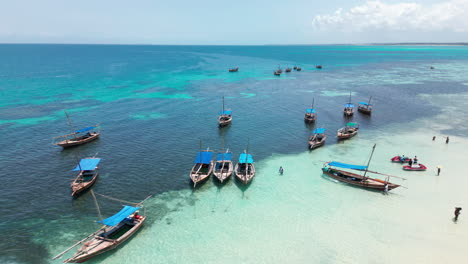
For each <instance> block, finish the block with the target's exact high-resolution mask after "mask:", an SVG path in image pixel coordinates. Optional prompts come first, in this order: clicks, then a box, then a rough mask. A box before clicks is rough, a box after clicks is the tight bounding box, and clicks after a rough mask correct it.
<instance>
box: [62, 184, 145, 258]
mask: <svg viewBox="0 0 468 264" xmlns="http://www.w3.org/2000/svg"><path fill="white" fill-rule="evenodd" d="M91 194H92V195H93V198H94V200H95V203H96V205H97V209H98V214H99V218H100V219H101V220H99V221H97V222H98V223H101V224H103V226H102V227H101V228H100V229H99V230H98V231H96V232H94V233H92V234H91V235H89V236H87V237H86V238H84V239H82V240H80V241H78V242H77V243H75V244H74V245H73V246H71V247H69V248H68V249H66V250H65V251H63V252H62V253H60V254H58V255H57V256H55V257H54V258H53V260H55V259H58V258H61V257H62V256H63V255H64V254H65V253H67V252H68V251H70V250H72V249H73V248H75V247H76V246H79V245H80V244H83V245H82V246H81V247H80V248H79V249H78V250H77V251H76V253H75V254H74V255H73V256H72V257H71V258H68V259H66V260H65V261H64V263H82V262H85V261H87V260H89V259H91V258H94V257H96V256H97V255H99V254H102V253H104V252H107V251H109V250H112V249H114V248H116V247H118V246H119V245H121V244H122V243H124V242H125V241H126V240H128V239H129V238H130V237H132V236H133V235H134V234H135V233H136V232H137V231H138V230H139V229H140V227H141V226H142V225H143V223H144V222H145V220H146V209H144V214H143V215H140V214H139V210H140V209H142V208H144V207H143V202H144V201H146V200H147V199H149V198H150V197H151V196H149V197H147V198H146V199H145V200H143V201H141V202H140V203H135V204H134V205H135V206H129V205H125V206H124V207H123V208H122V209H121V210H120V211H119V212H118V213H116V214H115V215H113V216H111V217H108V218H106V219H104V220H103V219H102V217H101V213H100V210H99V206H98V203H97V200H96V197H95V195H94V193H93V191H91ZM108 198H109V197H108ZM110 199H115V198H110Z"/></svg>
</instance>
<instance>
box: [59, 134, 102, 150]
mask: <svg viewBox="0 0 468 264" xmlns="http://www.w3.org/2000/svg"><path fill="white" fill-rule="evenodd" d="M100 135H101V133H92V134H91V136H89V137H86V138H82V139H79V140H74V139H71V140H69V139H66V140H62V141H60V142H57V143H55V145H57V146H60V147H62V148H70V147H75V146H78V145H83V144H86V143H88V142H91V141H93V140H95V139H98V138H99V136H100Z"/></svg>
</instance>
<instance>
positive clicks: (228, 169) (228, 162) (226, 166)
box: [213, 149, 234, 183]
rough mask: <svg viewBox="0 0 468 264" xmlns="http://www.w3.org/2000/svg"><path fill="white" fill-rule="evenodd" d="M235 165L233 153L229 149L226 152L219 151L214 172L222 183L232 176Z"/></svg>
mask: <svg viewBox="0 0 468 264" xmlns="http://www.w3.org/2000/svg"><path fill="white" fill-rule="evenodd" d="M233 167H234V166H233V165H232V153H231V152H229V149H228V150H227V151H226V152H225V153H218V154H217V155H216V164H215V168H214V172H213V174H214V176H215V177H216V178H217V179H218V180H219V181H220V182H221V183H223V182H224V181H225V180H227V179H229V177H231V175H232V171H233Z"/></svg>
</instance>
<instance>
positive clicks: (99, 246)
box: [64, 217, 146, 263]
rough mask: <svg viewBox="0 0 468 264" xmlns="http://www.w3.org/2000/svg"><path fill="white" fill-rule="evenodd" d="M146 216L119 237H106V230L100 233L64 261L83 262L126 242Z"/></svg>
mask: <svg viewBox="0 0 468 264" xmlns="http://www.w3.org/2000/svg"><path fill="white" fill-rule="evenodd" d="M145 220H146V217H142V218H141V219H140V220H135V221H138V222H137V223H136V224H135V225H134V226H133V227H132V228H130V229H129V230H128V231H127V232H126V233H125V234H124V235H122V236H120V237H119V238H117V239H106V238H104V237H102V236H101V235H102V234H103V233H104V232H106V231H103V232H102V233H100V234H98V235H97V236H95V237H94V238H92V239H91V240H89V241H88V242H86V243H85V244H83V246H82V247H81V248H80V249H79V250H78V252H76V253H75V255H73V257H72V258H69V259H67V260H65V261H64V263H82V262H85V261H87V260H89V259H91V258H93V257H95V256H97V255H100V254H102V253H104V252H107V251H109V250H112V249H114V248H116V247H118V246H119V245H120V244H122V243H123V242H125V241H126V240H127V239H129V238H130V237H131V236H132V235H134V234H135V233H136V232H137V231H138V230H139V229H140V228H141V226H142V225H143V223H144V221H145Z"/></svg>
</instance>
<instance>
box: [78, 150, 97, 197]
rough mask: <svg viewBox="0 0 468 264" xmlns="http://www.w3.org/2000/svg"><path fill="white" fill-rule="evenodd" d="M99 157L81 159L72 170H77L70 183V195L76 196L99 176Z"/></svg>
mask: <svg viewBox="0 0 468 264" xmlns="http://www.w3.org/2000/svg"><path fill="white" fill-rule="evenodd" d="M99 162H101V159H99V158H85V159H81V160H80V162H79V163H78V165H76V167H75V168H74V169H73V171H79V173H78V175H77V176H76V177H75V179H74V180H73V181H72V183H71V189H72V194H71V195H72V196H78V195H80V194H81V193H83V192H84V191H86V190H88V189H89V188H91V186H93V184H94V183H95V182H96V180H97V178H98V176H99V168H98V164H99Z"/></svg>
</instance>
